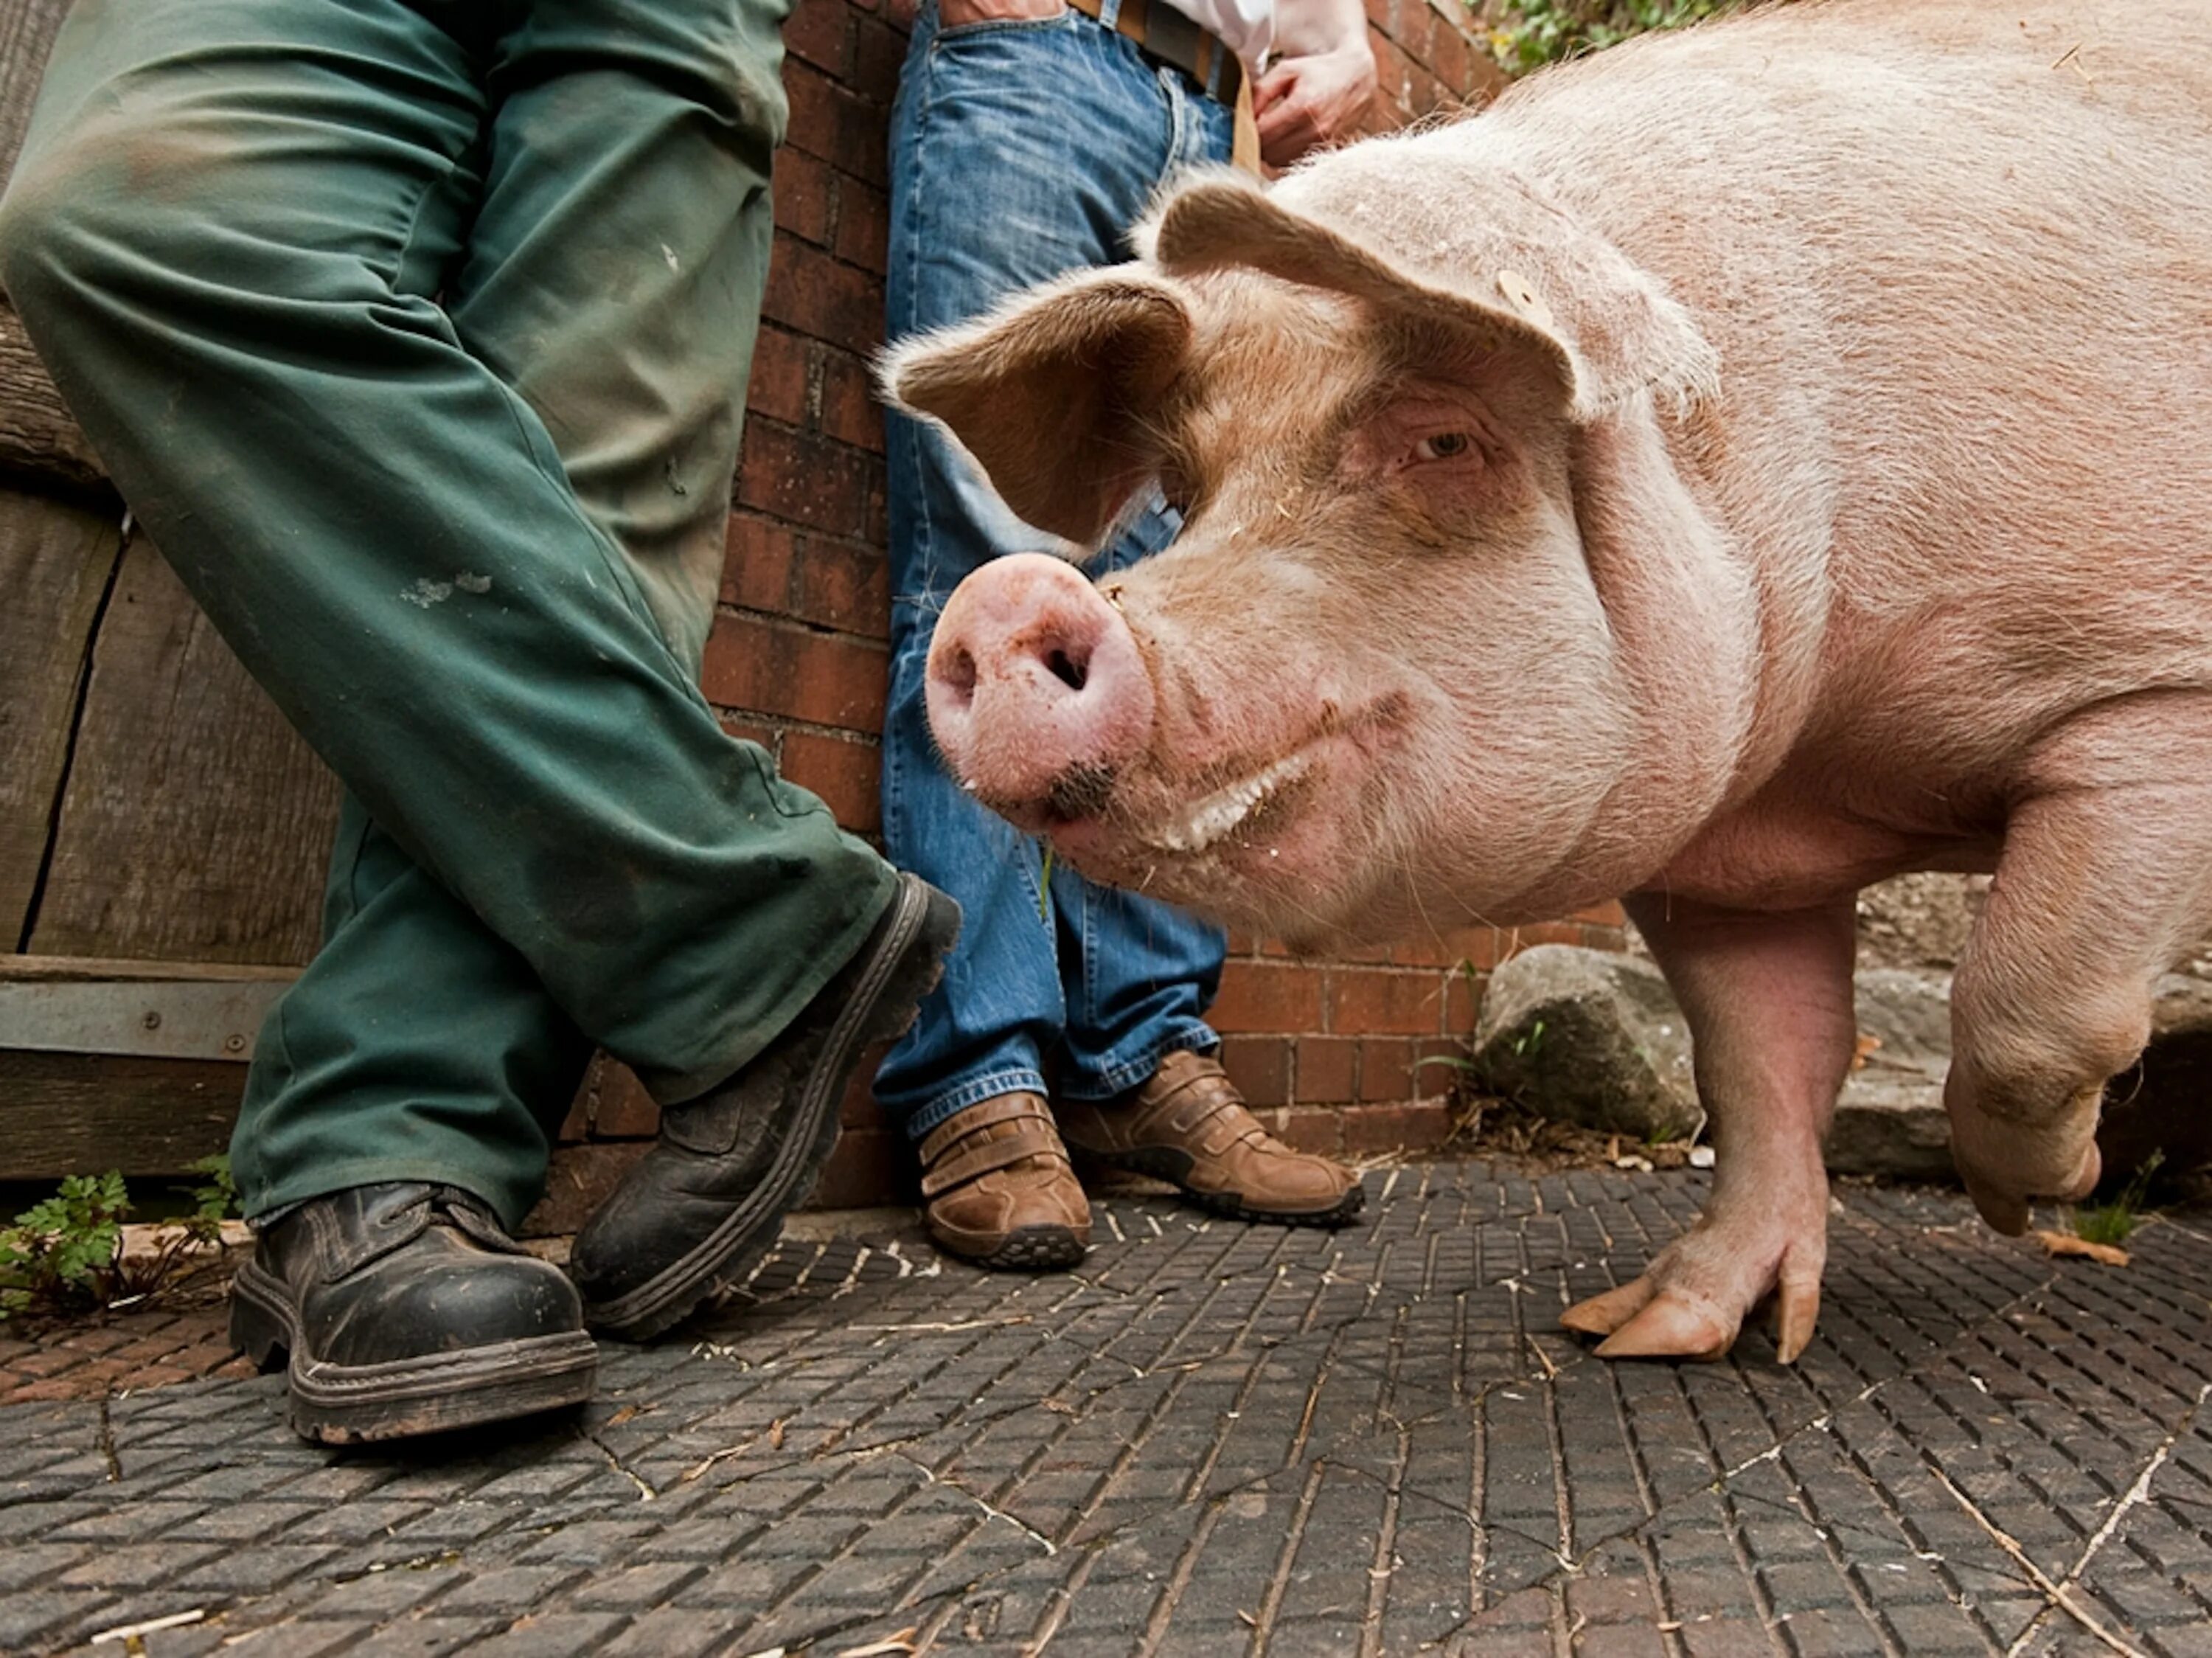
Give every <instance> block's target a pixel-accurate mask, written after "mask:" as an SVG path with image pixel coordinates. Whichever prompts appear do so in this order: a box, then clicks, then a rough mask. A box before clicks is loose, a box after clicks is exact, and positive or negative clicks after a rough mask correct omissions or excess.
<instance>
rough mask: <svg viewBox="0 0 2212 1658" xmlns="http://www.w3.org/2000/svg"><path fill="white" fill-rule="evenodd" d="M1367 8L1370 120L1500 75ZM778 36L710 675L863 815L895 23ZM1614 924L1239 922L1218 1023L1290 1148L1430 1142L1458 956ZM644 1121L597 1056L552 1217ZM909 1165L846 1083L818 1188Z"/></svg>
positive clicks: (877, 578)
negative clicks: (1262, 932) (784, 51)
mask: <svg viewBox="0 0 2212 1658" xmlns="http://www.w3.org/2000/svg"><path fill="white" fill-rule="evenodd" d="M1368 13H1369V18H1370V30H1369V33H1370V38H1371V40H1372V41H1373V44H1374V47H1375V52H1376V62H1377V64H1378V66H1379V70H1380V82H1381V94H1380V95H1379V96H1378V98H1377V100H1376V112H1375V119H1374V121H1373V125H1374V127H1375V129H1376V131H1383V130H1387V129H1388V128H1389V127H1392V126H1395V125H1399V124H1401V122H1403V121H1405V120H1407V119H1413V118H1417V117H1420V116H1425V115H1429V114H1432V113H1437V112H1439V111H1449V110H1451V109H1454V108H1456V107H1460V105H1461V104H1462V102H1465V101H1472V102H1480V101H1482V100H1483V99H1485V98H1486V97H1488V96H1489V95H1491V94H1492V93H1494V91H1495V90H1496V88H1497V87H1498V85H1499V84H1500V79H1499V76H1498V73H1497V71H1496V70H1495V69H1494V68H1492V65H1491V63H1490V60H1489V58H1488V57H1487V55H1486V53H1485V52H1484V50H1483V48H1482V46H1481V45H1480V40H1479V39H1478V37H1477V36H1476V35H1475V34H1474V33H1473V32H1472V31H1471V29H1470V28H1469V27H1468V14H1467V12H1466V10H1465V9H1464V8H1463V7H1462V6H1460V5H1459V4H1457V3H1455V0H1443V3H1438V4H1431V3H1430V0H1368ZM784 38H785V41H786V44H787V46H788V49H789V54H790V55H789V58H788V63H787V68H786V70H785V74H784V83H785V86H786V88H787V91H788V92H789V94H790V98H791V131H790V137H789V141H788V143H787V147H786V148H785V149H784V150H783V151H782V153H781V155H780V156H779V157H778V159H777V162H776V180H775V220H776V227H777V229H776V237H775V264H774V266H773V269H772V271H771V275H770V278H769V290H768V298H767V303H766V315H765V323H764V326H763V328H762V331H761V338H760V347H759V354H758V357H757V360H756V363H755V366H754V371H753V380H752V387H751V392H750V405H749V413H748V417H747V424H746V428H745V444H744V459H743V461H742V463H741V465H740V466H739V470H738V506H737V510H736V512H735V514H734V515H732V519H731V521H730V560H729V566H728V569H727V571H726V574H725V576H724V578H723V585H722V607H721V611H720V615H719V617H718V619H717V623H716V626H715V629H714V636H713V637H712V638H711V639H710V640H709V641H708V646H707V661H706V674H705V682H706V689H707V694H708V698H710V699H711V700H712V701H713V702H714V704H715V705H716V706H717V707H718V708H720V710H723V716H724V719H725V722H726V724H727V725H728V727H729V728H730V729H731V730H732V731H734V732H738V733H739V734H741V735H744V736H747V737H750V738H751V739H753V740H754V741H757V742H760V743H763V744H764V745H765V746H766V747H768V748H769V750H770V751H771V752H773V753H775V755H776V757H777V759H778V760H779V761H780V762H781V765H782V768H783V770H784V771H785V773H786V775H787V776H789V777H792V778H793V779H794V780H796V781H798V782H799V783H804V784H805V786H806V787H808V788H810V789H813V790H815V791H816V792H817V794H819V795H822V796H823V799H824V800H826V801H828V802H829V804H830V806H831V807H832V808H834V809H835V810H836V813H837V815H838V817H839V819H840V820H842V822H843V823H845V824H846V825H847V826H848V827H850V828H852V829H854V830H855V831H858V832H860V833H863V834H869V835H872V834H874V833H875V832H876V830H877V827H878V813H877V806H876V753H877V730H878V725H879V723H880V721H881V719H882V715H883V705H884V677H885V663H886V651H885V644H884V634H885V621H886V618H885V611H886V607H887V603H888V597H889V594H888V588H887V585H886V578H885V572H884V557H883V544H884V459H883V423H882V418H881V415H880V413H879V412H878V410H877V408H876V406H875V405H874V404H873V402H872V400H871V399H870V396H869V390H868V381H867V372H866V363H867V360H868V357H869V355H870V353H871V352H872V351H873V350H874V349H875V348H876V346H877V345H878V344H879V343H880V341H881V338H882V331H883V275H884V242H885V235H886V216H887V214H886V209H887V198H886V193H885V192H886V185H887V180H886V177H885V159H884V148H885V141H886V129H887V123H888V120H889V117H890V102H891V97H892V94H893V92H894V90H895V89H896V84H897V79H898V67H899V62H900V59H901V58H902V55H903V52H904V51H905V46H906V34H905V32H904V30H903V29H902V27H900V26H899V25H898V24H896V23H895V22H894V21H891V19H890V16H889V15H887V14H886V12H885V11H884V9H883V7H882V4H881V3H880V0H800V3H799V9H798V10H797V12H796V13H795V14H794V15H793V17H792V20H791V21H790V24H789V26H788V27H787V28H786V30H785V37H784ZM1620 926H1621V917H1620V914H1619V912H1618V911H1616V910H1613V909H1611V908H1607V909H1606V910H1604V911H1595V912H1593V913H1591V914H1589V915H1587V916H1583V917H1577V918H1575V919H1573V920H1570V921H1565V922H1560V923H1553V924H1552V925H1548V926H1546V927H1541V928H1533V929H1531V928H1524V929H1522V930H1520V931H1519V933H1518V934H1517V935H1515V936H1500V935H1498V933H1496V932H1495V931H1493V930H1477V931H1474V932H1471V933H1469V934H1467V935H1464V936H1458V937H1455V938H1452V939H1449V940H1447V941H1445V942H1443V943H1441V944H1437V945H1432V946H1429V947H1424V948H1404V949H1399V950H1395V951H1375V952H1370V953H1368V954H1364V955H1361V956H1359V957H1358V958H1356V959H1346V960H1332V961H1293V960H1291V959H1290V958H1289V957H1288V956H1287V955H1286V954H1284V953H1283V952H1282V951H1281V950H1280V948H1279V947H1276V946H1273V945H1271V944H1268V943H1266V942H1261V941H1255V940H1252V939H1244V938H1240V939H1237V940H1235V941H1233V942H1232V955H1231V962H1230V964H1229V967H1228V971H1227V972H1226V973H1225V976H1224V980H1223V985H1222V992H1221V997H1220V1000H1219V1002H1218V1004H1217V1005H1216V1007H1215V1009H1213V1015H1212V1017H1213V1022H1214V1023H1215V1025H1216V1026H1217V1027H1218V1028H1219V1029H1220V1030H1221V1032H1222V1033H1223V1035H1224V1039H1225V1045H1226V1051H1227V1063H1228V1064H1229V1067H1230V1069H1231V1072H1232V1074H1233V1075H1234V1076H1236V1077H1237V1081H1238V1082H1239V1083H1240V1085H1241V1086H1242V1087H1243V1089H1244V1090H1245V1092H1246V1094H1248V1096H1249V1098H1250V1099H1251V1100H1252V1101H1253V1103H1254V1105H1255V1106H1258V1107H1260V1108H1261V1110H1262V1111H1263V1112H1266V1113H1267V1115H1268V1116H1269V1118H1270V1120H1271V1121H1272V1122H1273V1125H1275V1126H1276V1127H1277V1128H1278V1129H1279V1131H1281V1132H1283V1133H1285V1135H1287V1136H1288V1137H1291V1139H1293V1140H1294V1141H1296V1142H1297V1143H1300V1144H1303V1145H1308V1146H1312V1147H1315V1148H1316V1149H1329V1150H1342V1151H1345V1152H1348V1153H1353V1154H1357V1153H1361V1152H1366V1151H1373V1150H1382V1149H1389V1148H1394V1147H1398V1146H1402V1145H1427V1144H1434V1143H1436V1142H1437V1140H1439V1139H1440V1138H1442V1137H1443V1132H1444V1131H1445V1127H1446V1123H1445V1111H1444V1106H1443V1103H1442V1101H1441V1100H1440V1099H1439V1098H1438V1096H1439V1095H1441V1094H1443V1092H1444V1091H1445V1088H1446V1087H1447V1086H1448V1084H1449V1080H1450V1077H1449V1070H1447V1069H1446V1068H1443V1067H1434V1066H1431V1067H1425V1068H1424V1067H1422V1066H1421V1065H1420V1064H1419V1061H1420V1059H1421V1058H1423V1057H1424V1056H1425V1055H1431V1054H1435V1053H1438V1052H1443V1051H1449V1050H1450V1049H1451V1048H1452V1046H1453V1044H1454V1041H1455V1038H1457V1037H1459V1036H1462V1035H1463V1034H1464V1033H1466V1032H1467V1031H1468V1029H1469V1028H1470V1027H1471V1025H1472V1022H1473V993H1474V989H1475V985H1474V984H1473V983H1471V982H1470V980H1469V978H1468V974H1467V973H1466V972H1462V971H1459V970H1458V967H1457V964H1459V963H1460V962H1462V961H1465V962H1467V963H1468V964H1470V966H1471V967H1472V969H1473V971H1474V973H1475V974H1478V975H1479V974H1480V973H1481V972H1486V970H1487V969H1488V968H1489V967H1491V966H1493V965H1494V964H1495V963H1496V962H1497V961H1498V960H1499V959H1500V958H1501V957H1502V956H1503V955H1504V954H1509V953H1510V951H1511V950H1512V949H1513V948H1516V947H1517V946H1518V945H1519V944H1525V943H1534V942H1544V941H1547V940H1564V941H1566V942H1578V943H1587V944H1593V945H1596V946H1599V947H1601V948H1618V946H1619V945H1620ZM864 1080H865V1079H864ZM652 1126H653V1110H652V1106H651V1104H650V1102H649V1101H647V1100H645V1099H644V1098H643V1096H642V1095H641V1094H640V1093H639V1092H638V1091H637V1089H636V1087H635V1083H632V1082H629V1080H628V1079H627V1078H626V1077H623V1076H621V1075H620V1074H619V1073H614V1074H601V1075H598V1076H595V1077H594V1079H593V1082H592V1086H590V1087H589V1088H586V1094H585V1097H584V1098H583V1099H582V1100H580V1102H579V1105H578V1107H577V1111H576V1113H575V1115H574V1117H573V1118H572V1119H571V1122H570V1124H569V1128H568V1135H567V1136H566V1137H568V1138H569V1139H571V1140H572V1141H583V1140H587V1139H588V1140H591V1141H594V1142H599V1144H598V1145H576V1146H573V1147H572V1148H571V1149H569V1150H568V1151H567V1152H566V1153H564V1155H563V1156H562V1159H561V1161H560V1166H559V1167H558V1169H557V1170H556V1181H555V1204H554V1207H553V1209H552V1210H550V1211H549V1216H550V1217H551V1218H554V1219H556V1220H557V1218H558V1217H559V1216H561V1215H562V1214H563V1213H565V1212H566V1210H569V1209H573V1208H574V1207H576V1206H577V1205H578V1204H580V1202H581V1201H583V1199H584V1198H586V1196H587V1195H588V1193H589V1192H590V1191H591V1190H592V1189H593V1188H595V1187H596V1186H598V1185H599V1183H600V1182H601V1181H603V1180H604V1179H606V1178H607V1177H608V1175H609V1173H611V1169H612V1167H614V1166H615V1165H617V1164H618V1163H619V1162H620V1161H622V1160H623V1157H624V1156H625V1155H628V1152H627V1149H625V1148H624V1147H623V1146H622V1145H620V1144H619V1143H620V1142H623V1141H625V1140H631V1139H634V1138H635V1137H638V1136H641V1135H646V1134H649V1133H650V1132H651V1130H652ZM911 1161H912V1160H911V1156H910V1155H909V1154H908V1153H907V1152H906V1151H905V1149H904V1148H903V1146H902V1145H900V1144H898V1143H895V1141H894V1139H893V1137H891V1136H890V1134H889V1133H888V1132H887V1131H885V1130H884V1125H883V1122H882V1119H881V1118H880V1116H879V1114H878V1112H876V1110H875V1107H874V1106H873V1104H872V1101H871V1100H869V1098H868V1096H867V1094H866V1088H865V1087H862V1086H860V1085H858V1084H856V1086H855V1088H854V1092H853V1095H852V1097H851V1098H850V1099H848V1101H847V1102H846V1108H845V1135H844V1137H843V1139H842V1142H841V1143H840V1145H839V1148H838V1152H837V1155H836V1161H835V1162H834V1163H833V1165H832V1167H831V1170H830V1173H829V1176H828V1178H827V1179H825V1182H824V1184H823V1189H822V1191H821V1192H820V1193H819V1194H818V1201H821V1202H823V1203H824V1204H858V1203H870V1202H884V1201H888V1200H890V1199H891V1198H895V1197H901V1196H903V1195H904V1193H905V1191H906V1189H907V1188H908V1185H909V1183H910V1169H911Z"/></svg>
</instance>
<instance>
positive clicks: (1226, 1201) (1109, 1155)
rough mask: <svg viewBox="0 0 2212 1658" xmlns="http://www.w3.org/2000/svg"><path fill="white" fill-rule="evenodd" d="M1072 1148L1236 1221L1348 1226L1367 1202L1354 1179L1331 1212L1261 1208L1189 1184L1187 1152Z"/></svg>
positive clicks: (1237, 1197) (1237, 1194)
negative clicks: (1165, 1185) (1162, 1182)
mask: <svg viewBox="0 0 2212 1658" xmlns="http://www.w3.org/2000/svg"><path fill="white" fill-rule="evenodd" d="M1068 1149H1070V1150H1071V1151H1074V1152H1076V1153H1078V1154H1079V1155H1082V1156H1085V1157H1088V1158H1089V1159H1091V1161H1093V1162H1099V1163H1103V1164H1105V1165H1106V1166H1107V1167H1109V1168H1118V1169H1122V1170H1126V1171H1127V1173H1132V1174H1143V1175H1147V1176H1149V1177H1150V1178H1152V1179H1155V1180H1165V1181H1166V1182H1167V1183H1168V1184H1169V1185H1170V1186H1173V1187H1175V1188H1176V1190H1177V1191H1178V1192H1181V1193H1182V1195H1183V1196H1184V1197H1185V1198H1188V1199H1189V1200H1190V1201H1191V1202H1192V1203H1194V1204H1197V1205H1198V1206H1199V1207H1200V1208H1201V1209H1206V1210H1212V1212H1213V1213H1214V1214H1216V1215H1220V1216H1225V1217H1227V1218H1228V1219H1230V1220H1232V1221H1256V1222H1261V1223H1262V1224H1264V1225H1267V1226H1321V1227H1339V1226H1346V1225H1348V1224H1350V1223H1351V1222H1352V1221H1353V1220H1355V1219H1357V1218H1358V1214H1359V1211H1360V1210H1361V1209H1362V1208H1364V1206H1365V1205H1366V1202H1367V1194H1366V1192H1364V1191H1362V1190H1361V1189H1360V1186H1359V1183H1358V1181H1357V1180H1354V1181H1353V1182H1352V1185H1351V1186H1349V1187H1347V1188H1346V1191H1345V1193H1344V1195H1343V1196H1342V1197H1341V1198H1338V1199H1337V1200H1336V1201H1335V1202H1334V1204H1330V1205H1329V1206H1328V1208H1327V1209H1304V1210H1298V1209H1260V1208H1255V1207H1254V1206H1253V1205H1252V1204H1248V1203H1246V1202H1245V1201H1244V1194H1243V1192H1200V1191H1196V1190H1194V1188H1192V1187H1191V1186H1187V1185H1185V1184H1184V1182H1185V1181H1187V1180H1188V1179H1189V1178H1190V1171H1191V1156H1190V1154H1189V1153H1188V1152H1187V1151H1176V1150H1175V1149H1172V1148H1170V1147H1166V1146H1152V1147H1146V1148H1144V1149H1139V1150H1136V1151H1093V1150H1091V1149H1089V1148H1088V1147H1083V1146H1078V1145H1075V1144H1074V1143H1073V1142H1071V1143H1069V1147H1068Z"/></svg>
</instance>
